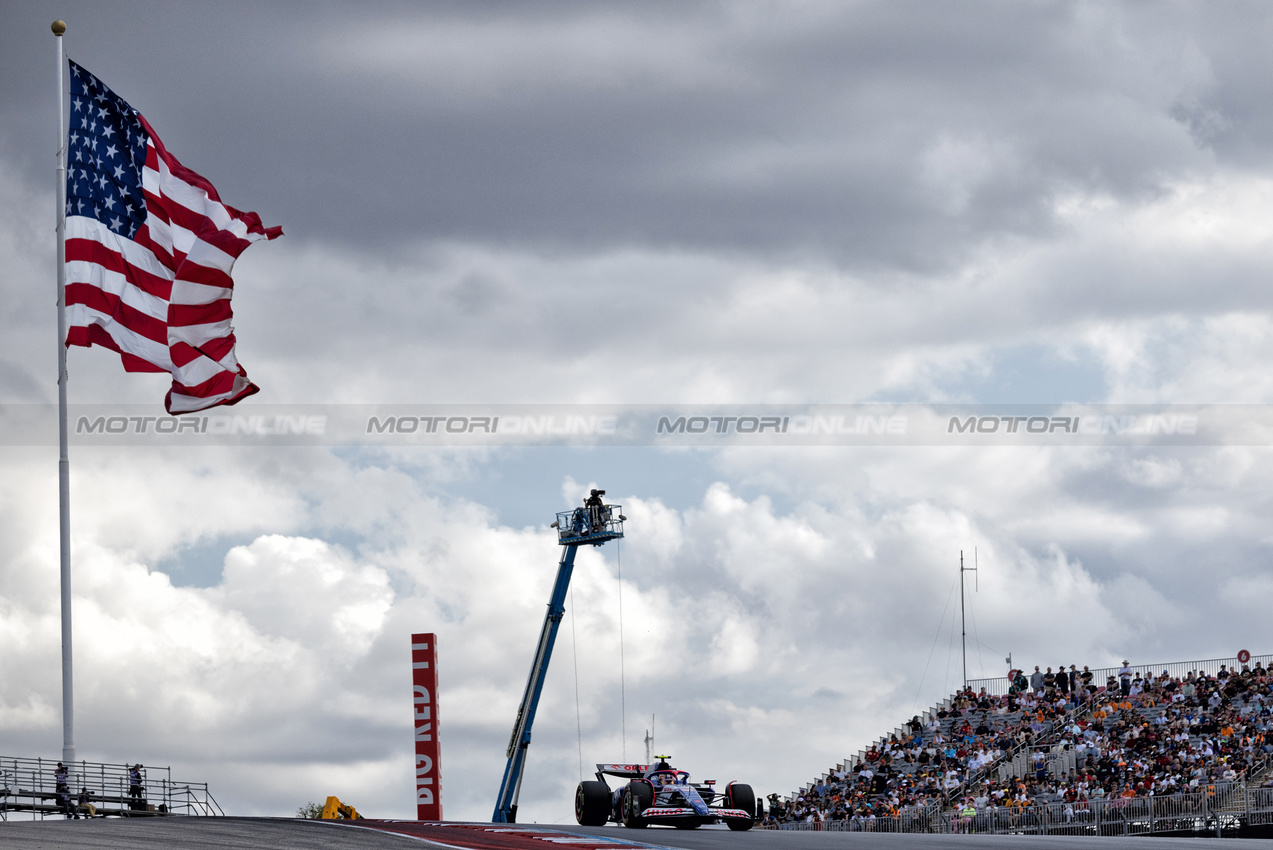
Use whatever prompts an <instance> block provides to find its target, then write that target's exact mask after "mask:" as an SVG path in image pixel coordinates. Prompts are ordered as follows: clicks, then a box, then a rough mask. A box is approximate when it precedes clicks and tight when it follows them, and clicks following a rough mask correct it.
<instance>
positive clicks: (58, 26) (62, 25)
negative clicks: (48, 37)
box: [49, 18, 66, 38]
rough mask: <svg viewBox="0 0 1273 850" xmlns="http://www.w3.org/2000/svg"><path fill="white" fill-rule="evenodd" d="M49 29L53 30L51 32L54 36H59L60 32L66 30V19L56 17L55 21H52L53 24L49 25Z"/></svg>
mask: <svg viewBox="0 0 1273 850" xmlns="http://www.w3.org/2000/svg"><path fill="white" fill-rule="evenodd" d="M49 29H51V30H53V34H54V35H55V36H57V37H58V38H61V37H62V33H64V32H66V21H64V20H62V19H61V18H58V19H57V20H56V21H54V22H53V26H51V27H49Z"/></svg>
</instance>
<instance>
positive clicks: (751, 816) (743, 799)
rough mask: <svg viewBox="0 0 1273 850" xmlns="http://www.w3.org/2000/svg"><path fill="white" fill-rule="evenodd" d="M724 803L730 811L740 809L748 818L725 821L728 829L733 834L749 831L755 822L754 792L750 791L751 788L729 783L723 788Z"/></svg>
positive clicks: (739, 783)
mask: <svg viewBox="0 0 1273 850" xmlns="http://www.w3.org/2000/svg"><path fill="white" fill-rule="evenodd" d="M725 801H726V802H727V803H728V804H729V807H730V808H731V809H742V810H743V811H744V812H746V813H747V818H748V819H747V820H729V821H726V823H727V824H728V825H729V828H730V829H732V830H734V831H735V832H742V831H743V830H747V829H751V826H752V824H753V823H755V822H756V792H754V791H752V790H751V786H750V785H743V784H742V783H741V782H731V783H730V784H729V785H728V786H727V787H726V788H725Z"/></svg>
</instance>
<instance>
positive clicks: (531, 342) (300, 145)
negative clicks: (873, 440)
mask: <svg viewBox="0 0 1273 850" xmlns="http://www.w3.org/2000/svg"><path fill="white" fill-rule="evenodd" d="M0 15H2V18H0V20H3V26H2V27H0V198H3V203H2V204H0V297H2V299H3V304H4V309H3V313H0V322H3V325H2V327H0V403H2V404H14V403H48V402H52V401H54V400H55V399H56V387H55V384H54V379H55V372H56V366H55V364H56V360H55V358H56V349H57V339H56V331H55V311H54V250H55V243H54V239H53V227H54V180H55V178H54V153H55V150H56V145H57V138H56V136H57V132H56V127H57V115H56V108H55V103H56V101H55V95H56V87H55V76H54V75H55V71H56V66H55V63H54V57H55V52H54V51H55V44H54V39H53V38H52V36H51V35H50V33H49V29H48V26H49V23H50V22H51V21H52V20H53V18H54V17H58V16H60V17H62V18H64V19H65V20H66V21H67V22H68V25H69V29H68V32H67V35H66V37H65V39H64V41H65V47H66V51H67V54H68V55H69V57H70V58H72V59H74V60H75V61H76V62H78V63H80V64H81V65H83V66H84V67H85V68H87V69H88V70H90V71H91V72H93V73H94V74H96V75H97V76H99V77H100V78H101V79H102V80H103V81H104V82H105V83H106V84H107V85H109V86H110V87H111V88H113V89H114V90H115V91H116V92H117V93H118V94H119V95H120V96H121V97H123V98H124V99H125V100H127V101H128V102H129V103H131V104H132V105H133V106H134V107H136V108H137V109H139V110H140V111H141V112H142V114H144V115H145V116H146V118H147V120H148V121H149V122H150V124H151V125H152V126H153V127H154V128H155V130H156V132H157V133H158V134H159V135H160V136H161V137H162V139H163V141H164V143H165V144H166V145H167V147H168V148H169V149H170V150H171V151H172V152H173V153H174V154H175V155H176V156H178V157H179V158H180V159H181V160H182V162H183V163H184V164H185V165H187V166H189V167H190V168H193V169H194V170H195V171H197V172H199V173H201V174H202V175H204V176H205V177H207V178H208V179H209V180H211V181H212V182H213V183H214V184H215V185H216V186H217V188H218V190H219V191H220V193H221V195H222V197H223V198H224V199H225V200H226V201H227V202H228V203H230V204H232V205H234V206H236V207H238V208H240V209H247V210H255V211H257V212H259V213H260V215H261V217H262V219H263V221H264V223H265V224H266V225H282V226H283V228H284V230H285V231H286V236H285V237H283V238H282V239H279V240H277V241H274V242H270V243H266V244H261V245H256V246H253V247H252V248H251V249H249V250H248V251H247V252H246V253H245V254H244V255H243V257H242V258H241V259H240V261H239V263H238V265H237V267H236V270H235V280H236V294H235V300H234V308H235V325H236V332H237V335H238V339H239V345H238V356H239V360H240V361H241V362H242V363H243V364H244V365H245V366H246V368H247V370H248V372H249V374H250V376H251V377H252V379H253V380H254V381H255V382H256V383H258V384H259V385H260V386H261V387H262V391H261V393H260V395H258V396H255V397H253V398H251V399H249V400H247V401H245V402H244V403H243V404H242V405H240V407H239V409H240V410H244V411H247V410H250V409H251V408H252V407H253V405H258V404H289V403H305V404H335V403H401V404H409V403H420V404H425V403H428V404H436V403H460V402H467V403H485V404H516V403H560V404H569V403H582V402H605V403H613V404H619V405H623V404H648V403H677V404H684V405H694V404H720V403H731V404H746V403H754V404H760V403H766V404H783V403H861V402H879V401H884V402H906V403H917V404H925V403H950V402H957V403H967V404H983V405H989V406H991V407H993V405H996V404H1010V403H1039V404H1051V403H1061V402H1082V403H1092V404H1100V403H1111V404H1122V403H1145V404H1168V403H1208V404H1224V403H1237V402H1243V403H1255V404H1267V403H1270V402H1273V382H1271V381H1270V372H1269V369H1268V362H1269V359H1270V356H1271V355H1273V342H1271V340H1270V329H1271V327H1273V317H1271V314H1270V310H1271V308H1273V287H1270V285H1269V283H1270V279H1271V276H1273V228H1271V227H1270V222H1271V221H1273V58H1270V57H1273V51H1270V50H1269V45H1270V44H1271V43H1273V8H1270V7H1269V6H1267V5H1266V4H1257V3H1227V4H1214V3H1209V4H1204V3H1158V4H1152V5H1151V4H1143V3H1124V4H1120V3H1111V2H1101V3H1078V2H1073V3H1043V2H1039V3H1020V2H1002V3H994V2H976V3H974V2H966V3H936V2H930V3H905V2H896V0H889V2H878V3H872V2H830V3H813V2H803V3H791V4H781V3H751V2H731V3H723V4H712V3H699V4H689V3H666V4H660V3H640V4H604V3H573V4H572V3H550V2H536V3H482V4H473V3H453V4H448V3H429V4H419V3H358V4H353V3H283V2H278V3H232V2H222V3H217V4H207V3H178V2H163V3H159V2H114V3H110V4H102V3H88V2H69V0H68V2H62V3H60V4H57V5H56V7H54V6H53V5H51V4H44V3H19V2H13V0H4V2H2V3H0ZM70 375H71V383H70V393H71V400H72V401H73V402H78V403H85V402H100V403H129V404H142V405H151V406H153V408H154V411H153V412H154V413H156V414H162V408H161V405H162V397H163V393H164V391H165V390H166V388H167V379H166V376H162V375H128V374H125V373H124V372H123V371H122V369H121V368H120V366H119V364H118V359H117V358H116V357H115V356H113V355H111V354H110V353H109V352H106V351H104V350H101V349H91V350H85V349H75V350H73V351H72V352H71V354H70ZM0 464H2V466H0V469H2V470H3V475H2V476H0V541H3V547H2V554H0V753H3V754H10V755H29V756H35V755H43V756H46V757H56V756H57V755H58V754H59V753H60V748H61V724H60V690H59V682H60V674H59V666H58V665H59V651H58V647H59V631H58V629H59V621H58V583H57V563H58V557H57V457H56V447H55V446H48V445H44V446H35V447H3V448H0ZM1270 482H1273V454H1271V453H1270V451H1269V449H1268V448H1267V447H1264V446H1256V447H1233V446H1212V447H1194V448H1120V447H1112V446H1090V447H1074V448H1065V447H1061V448H1056V447H1053V448H1048V447H1028V446H1015V447H1014V446H1002V447H960V446H934V447H897V448H871V447H852V446H846V447H821V448H786V449H782V448H764V449H762V448H753V449H747V448H716V449H704V450H665V449H659V448H654V447H625V448H586V447H581V446H580V447H572V446H556V447H526V448H513V447H504V448H487V449H471V450H466V449H462V448H445V449H425V448H418V449H394V450H387V449H377V448H371V447H358V446H349V447H336V448H321V447H310V448H301V447H292V448H267V447H241V448H240V447H223V448H210V449H176V448H153V447H152V448H145V447H133V448H108V447H93V446H86V445H79V446H77V445H74V444H73V445H72V488H73V515H72V517H73V539H74V569H75V606H76V607H75V614H76V621H75V629H76V632H75V638H76V642H77V643H76V663H77V668H76V686H77V692H76V698H77V744H78V745H79V749H80V753H81V754H82V756H83V757H85V758H89V759H102V760H108V761H114V762H123V761H125V760H128V761H135V760H140V761H143V762H146V763H148V764H162V765H167V764H171V765H172V766H173V768H174V772H175V773H176V774H177V775H178V776H179V777H181V778H187V779H193V780H203V781H208V782H210V783H211V786H212V791H213V794H214V795H215V796H216V797H217V799H218V800H219V801H220V802H221V803H222V804H223V806H225V808H226V809H227V811H228V812H230V813H234V814H283V815H286V814H290V813H292V812H294V811H295V809H296V807H297V806H299V805H301V804H302V803H305V802H307V801H310V800H315V801H321V800H322V799H324V798H325V797H326V796H327V795H328V794H336V795H338V796H340V797H341V798H342V799H343V800H346V801H347V802H351V803H353V804H354V805H356V806H357V807H358V808H359V810H360V811H362V812H363V813H364V814H367V815H369V816H380V817H409V816H412V815H413V808H412V803H413V780H412V775H411V770H410V766H411V756H410V752H411V732H410V726H411V713H410V712H411V705H410V701H409V696H410V687H409V682H410V679H409V675H410V673H409V666H408V662H409V657H408V654H407V653H408V644H409V635H410V633H411V632H413V631H436V632H437V633H438V634H439V647H440V655H441V659H440V674H441V693H440V709H439V714H440V720H441V722H440V726H441V741H442V772H443V789H444V790H443V804H444V807H445V812H446V814H447V816H448V817H451V818H467V819H487V818H489V816H490V813H491V809H492V807H493V804H494V797H495V792H496V789H497V786H498V783H499V777H500V775H501V773H502V770H503V767H504V756H503V754H504V747H505V746H506V743H507V740H508V734H509V730H510V729H511V726H512V722H513V717H514V713H515V710H516V703H517V700H518V699H519V697H520V695H521V692H522V687H523V684H524V681H525V676H526V672H527V668H528V666H529V663H530V656H531V652H532V648H533V647H532V644H533V642H534V640H535V637H536V636H537V634H538V630H539V627H540V624H541V621H542V617H543V610H544V604H545V602H546V601H547V598H548V593H549V589H550V586H551V582H552V578H553V574H554V570H555V562H556V559H557V557H558V555H559V550H558V547H557V546H556V545H555V538H554V537H553V534H552V532H551V531H550V530H549V529H548V527H547V524H548V523H549V522H550V521H551V520H552V518H553V513H554V512H555V511H558V510H563V509H565V508H566V507H569V506H570V505H571V504H574V503H577V501H578V500H579V499H580V498H582V497H583V496H584V495H586V493H587V489H588V487H590V486H602V487H605V488H606V489H607V490H608V491H609V495H610V498H611V500H613V501H619V502H622V503H623V504H624V506H625V513H626V515H627V516H628V517H629V519H630V522H629V523H628V537H627V539H626V540H625V541H624V542H623V543H622V548H621V549H620V547H619V546H616V545H614V544H611V545H608V546H606V547H604V548H603V549H599V550H594V551H589V552H586V553H583V554H581V555H580V559H579V566H578V568H577V570H576V573H575V583H574V595H573V598H572V600H571V603H570V612H569V614H568V616H567V618H566V620H565V622H564V623H563V626H562V631H561V637H560V640H559V642H558V651H557V655H556V657H555V663H554V666H553V667H552V669H551V672H550V675H549V678H548V683H547V687H546V688H545V692H544V700H543V704H542V706H541V709H540V714H539V719H538V722H537V724H536V727H535V738H534V743H533V745H532V747H531V751H530V757H529V762H528V764H529V766H528V769H527V774H526V783H525V786H524V788H523V792H522V809H521V815H520V819H521V820H524V821H531V820H538V821H540V822H551V821H565V820H569V819H570V818H571V817H572V809H571V797H572V795H573V791H574V786H575V784H576V782H577V781H578V780H579V778H580V777H579V774H580V768H579V764H580V762H581V761H582V762H583V763H584V764H589V763H593V762H598V761H610V760H615V759H618V758H620V757H621V756H623V755H625V754H626V756H627V757H629V758H632V757H638V756H644V747H643V745H642V743H641V742H642V738H643V735H644V732H645V730H646V729H648V728H650V726H651V719H650V718H651V715H654V716H655V717H654V720H653V724H654V734H655V741H656V744H655V747H656V749H658V750H660V751H666V752H669V753H671V754H672V755H673V756H674V757H675V759H676V761H678V762H679V763H680V764H681V766H684V767H685V768H686V769H689V770H690V771H691V772H693V773H695V774H697V775H698V776H699V777H700V778H716V779H720V780H721V781H727V780H730V779H739V780H743V781H750V782H751V783H752V784H753V785H754V786H755V787H756V788H757V790H758V791H759V792H761V793H766V794H767V793H769V792H771V791H778V792H781V793H787V792H789V791H791V790H793V789H794V788H796V787H797V786H799V785H800V784H802V783H805V782H807V781H809V780H811V779H812V778H813V777H814V776H815V775H817V774H819V773H821V772H822V771H824V770H825V769H826V768H827V767H829V766H831V765H832V764H834V763H835V762H837V761H839V760H842V759H843V758H844V757H845V756H848V755H849V754H851V753H853V752H856V751H857V750H858V749H859V748H861V747H862V746H864V745H866V744H867V743H868V742H869V741H870V740H872V739H873V738H875V737H876V736H878V735H879V734H881V733H884V732H887V731H890V730H891V729H892V728H893V727H894V726H896V725H897V724H898V723H900V722H901V721H903V720H905V719H907V718H909V717H910V716H911V714H912V713H914V712H915V711H916V710H918V709H919V708H922V707H923V706H925V705H929V704H931V703H932V702H933V701H935V700H937V699H938V698H940V697H941V696H942V695H943V694H945V693H948V692H949V690H950V689H951V688H952V687H954V686H955V685H956V684H957V683H958V681H959V678H960V665H959V655H958V626H957V624H955V619H952V618H954V617H956V611H957V603H958V595H957V591H955V592H954V595H952V588H953V586H954V584H953V583H954V582H955V581H956V579H957V575H958V573H957V568H958V563H959V553H960V550H961V549H962V550H964V551H965V552H967V553H968V554H969V555H971V552H972V550H973V547H976V548H977V552H978V557H979V564H980V569H981V572H980V575H979V588H978V590H977V592H976V593H975V594H972V593H970V595H969V597H968V599H969V610H970V614H971V616H970V622H969V635H970V637H969V667H970V673H971V674H973V675H982V674H985V675H1000V674H1002V673H1003V672H1004V670H1005V665H1004V664H1003V663H1002V660H1003V657H1004V656H1005V655H1006V654H1007V653H1008V652H1012V653H1013V656H1014V660H1016V661H1017V662H1018V663H1024V664H1027V665H1033V664H1042V665H1045V666H1046V665H1052V666H1056V665H1057V664H1060V663H1065V664H1066V665H1068V664H1071V663H1076V664H1078V665H1080V666H1081V665H1083V664H1089V665H1091V666H1094V667H1095V666H1100V665H1108V664H1111V663H1117V662H1119V661H1121V660H1122V659H1123V658H1124V657H1127V658H1131V659H1133V660H1134V661H1137V662H1156V661H1168V660H1177V659H1178V660H1188V659H1198V658H1213V657H1221V656H1232V655H1233V654H1235V653H1236V651H1237V650H1238V649H1240V648H1248V649H1250V650H1251V651H1252V652H1254V653H1265V652H1269V651H1273V644H1270V643H1269V640H1270V639H1269V637H1268V633H1267V629H1266V628H1265V623H1266V621H1267V611H1268V600H1269V599H1271V598H1273V577H1271V576H1270V572H1269V569H1268V563H1269V555H1270V545H1271V544H1273V539H1271V538H1270V533H1269V523H1268V520H1267V517H1268V513H1269V510H1270V507H1273V504H1271V503H1273V485H1271V484H1270ZM620 573H621V574H622V583H621V584H620ZM620 588H621V589H622V611H623V641H622V647H621V642H620V629H619V619H620V618H619V610H620ZM952 629H953V631H952ZM576 668H577V670H578V675H577V678H576V674H575V670H576ZM621 671H622V672H621ZM576 682H577V690H578V704H579V709H578V712H576V699H575V696H576ZM625 728H626V740H625V739H624V737H623V734H622V731H623V729H625Z"/></svg>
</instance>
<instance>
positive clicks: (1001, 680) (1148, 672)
mask: <svg viewBox="0 0 1273 850" xmlns="http://www.w3.org/2000/svg"><path fill="white" fill-rule="evenodd" d="M1222 664H1223V665H1224V666H1225V667H1227V668H1229V669H1230V670H1232V669H1234V668H1235V667H1236V668H1237V669H1238V670H1241V669H1242V666H1241V665H1240V664H1238V663H1237V659H1236V658H1208V659H1205V660H1202V661H1168V662H1165V663H1163V664H1129V665H1128V666H1129V667H1130V668H1131V670H1132V674H1133V675H1135V674H1137V673H1139V674H1140V675H1141V676H1142V677H1148V676H1153V677H1157V676H1160V675H1162V673H1163V671H1164V670H1165V671H1167V674H1168V675H1169V676H1174V677H1178V678H1181V679H1183V678H1185V677H1186V676H1188V675H1189V674H1190V673H1204V672H1205V673H1207V674H1208V675H1210V676H1214V675H1215V674H1216V673H1218V672H1219V671H1220V665H1222ZM1256 664H1262V665H1264V666H1265V667H1266V668H1267V667H1268V666H1269V665H1270V664H1273V655H1252V656H1251V660H1250V661H1248V662H1247V666H1249V667H1251V668H1252V669H1255V665H1256ZM1121 669H1123V668H1122V667H1121V666H1119V667H1097V668H1096V669H1095V670H1092V671H1091V673H1092V684H1093V685H1095V686H1097V687H1103V686H1104V685H1105V683H1106V682H1107V681H1109V678H1110V677H1111V676H1113V677H1115V678H1117V677H1118V671H1119V670H1121ZM1032 672H1033V671H1032V670H1027V671H1025V675H1026V678H1027V679H1029V678H1030V674H1031V673H1032ZM1009 684H1010V682H1009V681H1008V677H1007V676H995V677H992V678H988V679H969V680H968V687H969V688H971V689H972V691H973V693H978V692H979V691H980V690H981V689H982V688H985V689H986V693H988V694H996V695H1001V694H1006V693H1007V692H1008V685H1009Z"/></svg>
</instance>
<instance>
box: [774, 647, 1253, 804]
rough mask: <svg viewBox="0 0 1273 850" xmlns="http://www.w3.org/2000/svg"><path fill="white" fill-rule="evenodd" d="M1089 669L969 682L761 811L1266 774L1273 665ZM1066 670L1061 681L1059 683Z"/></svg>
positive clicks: (1071, 798)
mask: <svg viewBox="0 0 1273 850" xmlns="http://www.w3.org/2000/svg"><path fill="white" fill-rule="evenodd" d="M1093 678H1094V677H1093V675H1092V673H1091V671H1090V670H1088V668H1086V667H1085V668H1083V670H1082V671H1078V670H1076V668H1075V667H1073V666H1072V667H1070V668H1069V670H1064V668H1062V671H1061V673H1060V675H1057V674H1055V673H1052V671H1051V670H1049V671H1048V672H1046V673H1040V672H1039V670H1038V668H1037V667H1036V668H1035V671H1034V675H1032V676H1026V675H1024V674H1023V673H1021V672H1020V671H1013V672H1012V674H1011V675H1010V677H1009V680H1010V682H1011V685H1010V687H1009V693H1007V694H1004V695H1001V696H997V695H991V694H987V693H986V692H985V691H984V690H982V691H981V692H980V693H972V692H970V691H965V692H962V693H959V694H956V695H955V696H953V697H952V698H951V699H950V700H947V701H946V702H945V703H943V705H942V706H940V707H938V708H937V709H935V710H933V711H930V712H927V713H926V715H925V719H924V720H921V719H920V718H919V717H918V716H917V717H914V718H912V719H911V720H910V721H909V722H908V723H907V724H906V725H905V726H904V727H903V728H902V730H901V732H900V734H894V735H891V736H889V738H888V739H886V740H884V741H882V742H880V743H878V744H876V745H874V746H872V747H871V748H870V749H869V750H868V751H867V752H866V753H865V754H864V756H863V757H862V758H861V759H859V760H858V761H857V763H855V764H853V765H851V766H849V767H848V769H845V768H844V767H837V768H836V769H835V770H832V771H830V772H829V774H828V775H827V776H826V777H824V778H822V779H819V780H818V781H817V782H815V783H814V784H813V785H812V786H810V787H809V788H807V789H805V790H803V791H801V792H799V793H797V794H795V795H793V796H792V798H791V799H789V800H781V799H779V798H778V796H777V795H773V794H771V795H770V797H769V807H768V808H769V811H768V816H767V818H766V821H767V822H768V823H770V824H781V823H784V822H791V821H835V820H849V819H852V820H873V819H877V818H882V817H896V816H898V815H903V814H907V813H910V814H917V813H920V812H923V811H927V812H932V811H934V810H943V811H954V812H964V813H969V814H971V813H973V812H977V813H980V812H986V811H993V810H995V809H998V808H1000V807H1007V808H1010V809H1025V808H1028V807H1030V806H1034V805H1036V804H1053V803H1055V804H1058V805H1061V806H1063V807H1064V809H1065V811H1066V812H1067V814H1072V813H1073V812H1075V811H1082V810H1083V809H1084V808H1086V807H1088V806H1089V805H1090V804H1091V803H1093V802H1095V801H1102V800H1115V799H1120V798H1130V797H1138V796H1140V797H1143V796H1151V795H1158V796H1161V795H1164V794H1178V793H1184V792H1189V791H1198V790H1214V788H1215V786H1217V785H1218V784H1221V783H1226V782H1234V781H1237V780H1242V781H1246V782H1260V781H1262V780H1263V779H1264V770H1265V769H1266V768H1267V766H1268V758H1269V755H1270V753H1273V695H1271V692H1270V686H1271V685H1273V678H1271V676H1270V672H1269V671H1268V670H1266V669H1265V668H1264V667H1263V666H1261V665H1259V664H1257V665H1256V666H1255V668H1254V669H1250V668H1247V667H1245V666H1244V667H1243V669H1242V670H1241V671H1240V672H1239V671H1236V670H1234V671H1230V670H1228V669H1227V668H1225V667H1221V668H1220V670H1219V671H1218V672H1217V673H1216V674H1214V675H1207V674H1205V673H1201V672H1198V671H1194V672H1191V673H1189V674H1188V675H1187V676H1184V677H1173V676H1171V675H1169V674H1168V672H1167V671H1165V670H1164V671H1163V672H1162V674H1161V675H1141V674H1139V673H1135V672H1133V671H1132V669H1131V668H1130V667H1129V666H1128V665H1127V663H1126V662H1124V664H1123V668H1122V669H1121V670H1119V671H1118V673H1117V674H1116V675H1115V676H1110V677H1108V678H1107V680H1106V681H1105V682H1104V683H1103V684H1098V683H1096V682H1094V681H1093ZM1062 681H1064V684H1061V682H1062Z"/></svg>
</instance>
